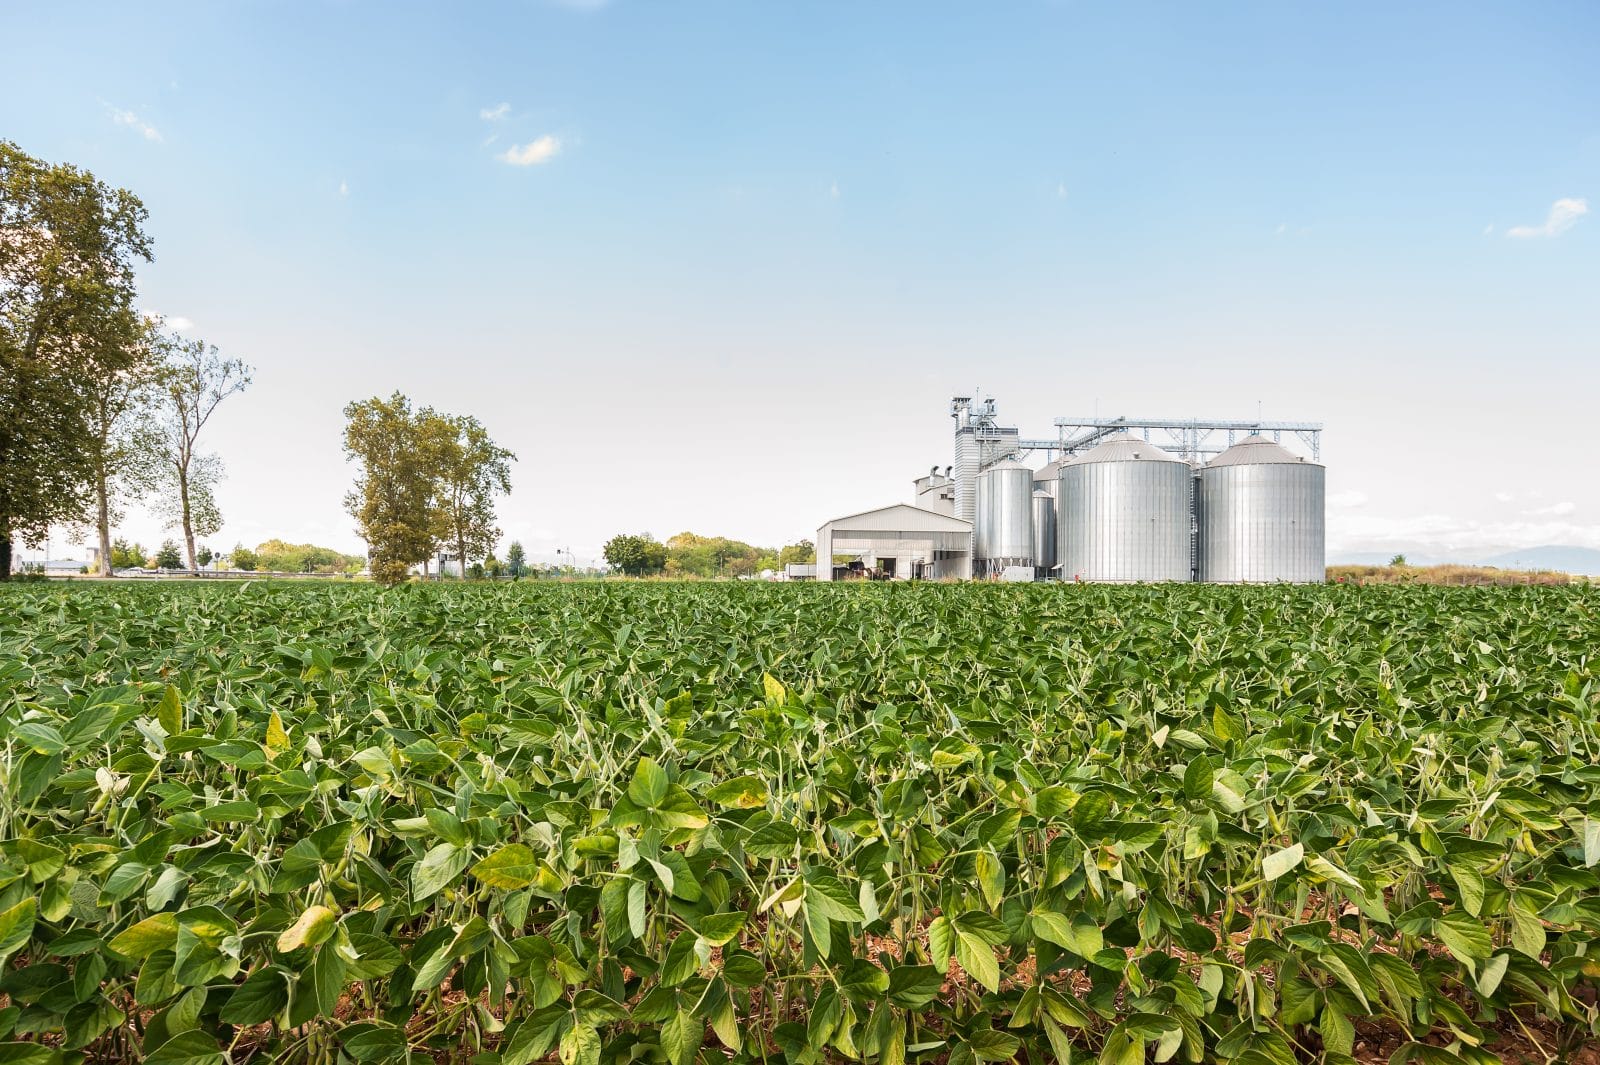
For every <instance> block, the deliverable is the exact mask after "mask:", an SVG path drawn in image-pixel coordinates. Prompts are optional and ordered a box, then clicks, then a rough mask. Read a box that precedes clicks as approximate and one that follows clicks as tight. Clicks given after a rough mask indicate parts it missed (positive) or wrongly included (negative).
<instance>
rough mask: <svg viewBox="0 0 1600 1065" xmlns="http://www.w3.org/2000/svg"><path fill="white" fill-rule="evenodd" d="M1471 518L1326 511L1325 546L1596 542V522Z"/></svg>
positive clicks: (1473, 547)
mask: <svg viewBox="0 0 1600 1065" xmlns="http://www.w3.org/2000/svg"><path fill="white" fill-rule="evenodd" d="M1558 517H1559V516H1558V515H1550V516H1548V517H1546V518H1545V520H1539V521H1526V520H1518V521H1473V520H1470V519H1462V518H1457V517H1453V516H1451V515H1448V514H1421V515H1416V516H1413V517H1406V518H1392V517H1382V516H1379V515H1376V514H1350V513H1336V512H1333V513H1329V515H1328V546H1329V547H1330V548H1332V549H1334V550H1336V551H1344V552H1355V551H1388V550H1398V549H1411V550H1417V551H1427V552H1429V553H1432V554H1439V555H1469V554H1476V555H1489V554H1495V553H1498V552H1501V551H1516V550H1521V549H1524V548H1529V547H1542V546H1544V545H1546V544H1565V545H1570V546H1574V547H1594V548H1600V525H1584V524H1580V523H1577V522H1571V521H1561V520H1551V519H1556V518H1558Z"/></svg>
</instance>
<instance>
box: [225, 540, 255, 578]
mask: <svg viewBox="0 0 1600 1065" xmlns="http://www.w3.org/2000/svg"><path fill="white" fill-rule="evenodd" d="M228 564H229V565H231V566H232V567H233V568H234V569H240V570H244V571H245V572H246V573H251V572H254V571H255V569H256V568H257V567H258V565H259V563H258V562H257V560H256V553H255V552H254V551H252V550H250V549H249V548H248V547H246V546H244V545H243V544H235V545H233V553H232V554H231V555H229V556H228Z"/></svg>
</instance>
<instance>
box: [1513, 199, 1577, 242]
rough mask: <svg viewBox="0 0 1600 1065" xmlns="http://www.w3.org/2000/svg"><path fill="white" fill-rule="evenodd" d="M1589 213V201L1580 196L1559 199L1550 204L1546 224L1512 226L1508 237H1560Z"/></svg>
mask: <svg viewBox="0 0 1600 1065" xmlns="http://www.w3.org/2000/svg"><path fill="white" fill-rule="evenodd" d="M1588 213H1589V201H1588V200H1585V199H1582V198H1579V197H1568V198H1566V199H1561V200H1557V201H1556V202H1555V203H1553V204H1551V205H1550V213H1549V214H1547V215H1546V216H1545V219H1544V224H1543V225H1538V226H1512V227H1511V228H1510V229H1508V230H1506V236H1508V237H1521V238H1527V237H1559V236H1560V235H1561V234H1563V233H1565V232H1566V231H1567V230H1569V229H1571V228H1572V227H1573V226H1575V225H1577V224H1578V219H1580V218H1582V217H1583V216H1584V215H1586V214H1588Z"/></svg>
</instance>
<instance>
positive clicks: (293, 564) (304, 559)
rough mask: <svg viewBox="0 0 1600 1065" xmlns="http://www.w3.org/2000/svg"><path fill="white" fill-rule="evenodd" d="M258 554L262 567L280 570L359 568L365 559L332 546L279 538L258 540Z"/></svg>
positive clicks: (288, 571)
mask: <svg viewBox="0 0 1600 1065" xmlns="http://www.w3.org/2000/svg"><path fill="white" fill-rule="evenodd" d="M255 555H256V560H257V565H258V566H259V567H260V568H261V569H265V570H274V571H277V572H280V573H344V572H346V571H348V570H349V569H351V568H352V567H354V568H355V569H357V570H359V569H360V568H361V565H362V562H363V561H364V560H363V559H362V558H360V557H359V556H357V555H346V554H343V553H341V552H339V551H335V550H334V549H333V548H331V547H319V546H317V545H316V544H290V543H285V542H284V541H282V540H277V539H273V540H267V541H265V542H264V543H260V544H257V545H256V549H255Z"/></svg>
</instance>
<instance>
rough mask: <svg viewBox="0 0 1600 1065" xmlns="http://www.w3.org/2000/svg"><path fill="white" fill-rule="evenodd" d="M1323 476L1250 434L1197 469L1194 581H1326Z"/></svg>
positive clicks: (1316, 467)
mask: <svg viewBox="0 0 1600 1065" xmlns="http://www.w3.org/2000/svg"><path fill="white" fill-rule="evenodd" d="M1326 475H1327V471H1326V470H1325V469H1324V468H1323V467H1322V466H1320V465H1318V464H1317V463H1315V462H1308V461H1306V460H1305V459H1303V458H1301V457H1299V456H1298V455H1295V454H1293V453H1291V452H1289V451H1287V450H1285V449H1284V448H1282V447H1280V446H1278V445H1277V444H1275V443H1273V442H1272V441H1271V440H1269V439H1267V438H1266V437H1264V436H1250V437H1246V438H1245V439H1243V440H1241V441H1240V442H1239V443H1237V444H1235V445H1234V446H1233V447H1230V448H1229V449H1228V450H1226V451H1224V452H1223V453H1222V454H1220V455H1218V456H1217V457H1216V458H1215V459H1213V460H1212V461H1211V463H1210V464H1209V465H1208V466H1206V467H1205V468H1204V469H1202V470H1201V471H1200V495H1199V498H1198V499H1197V500H1196V505H1195V512H1196V516H1197V519H1198V522H1199V526H1200V545H1199V547H1200V550H1199V565H1198V576H1199V578H1200V580H1202V581H1215V582H1218V583H1229V584H1237V583H1254V582H1271V581H1291V582H1296V583H1315V582H1320V581H1322V580H1325V579H1326V574H1327V568H1326V567H1327V559H1326V556H1325V540H1326V536H1327V531H1326V510H1325V506H1324V497H1325V494H1326V487H1325V483H1326Z"/></svg>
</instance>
